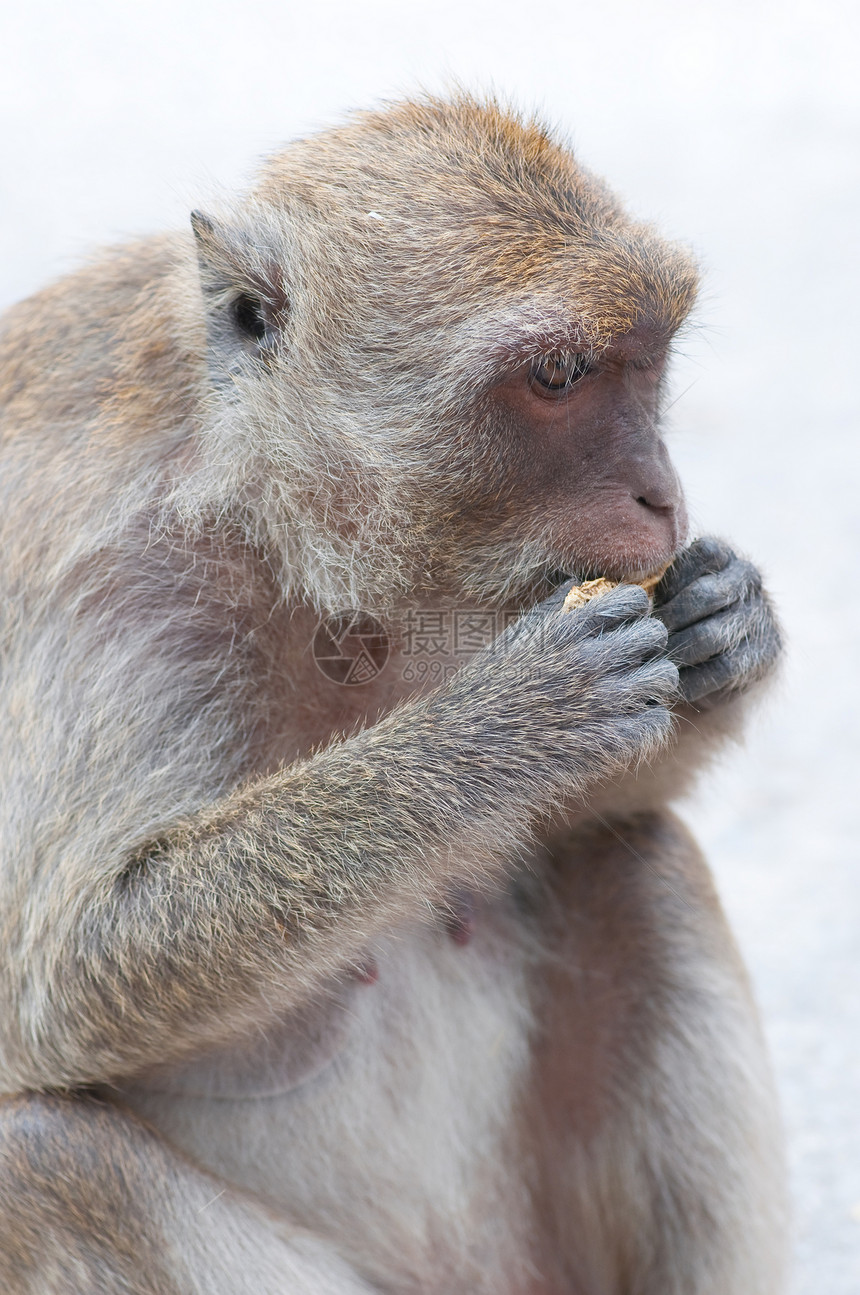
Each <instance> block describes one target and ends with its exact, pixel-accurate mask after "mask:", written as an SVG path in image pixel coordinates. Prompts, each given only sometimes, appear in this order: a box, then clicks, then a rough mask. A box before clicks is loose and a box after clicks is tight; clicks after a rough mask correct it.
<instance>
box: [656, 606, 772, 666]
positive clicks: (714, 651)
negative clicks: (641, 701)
mask: <svg viewBox="0 0 860 1295" xmlns="http://www.w3.org/2000/svg"><path fill="white" fill-rule="evenodd" d="M755 622H756V617H755V613H754V611H753V609H752V606H751V605H750V604H749V603H747V604H742V605H741V606H736V607H730V608H727V609H726V610H725V611H722V612H719V613H717V615H715V616H708V617H706V618H705V619H704V620H701V621H696V622H695V624H693V625H688V626H687V627H686V628H685V629H682V630H679V631H678V632H677V633H674V634H670V635H669V642H668V646H667V649H666V650H667V652H668V654H669V656H670V657H671V659H672V660H673V661H675V662H677V664H678V665H682V666H690V665H701V664H702V662H703V661H709V660H710V659H711V657H715V656H719V655H720V654H721V653H723V652H727V651H729V650H730V649H731V648H733V647H735V646H736V645H737V644H738V643H740V642H741V640H742V639H743V638H745V637H746V635H747V634H748V633H749V632H750V631H751V630H752V629H754V627H755Z"/></svg>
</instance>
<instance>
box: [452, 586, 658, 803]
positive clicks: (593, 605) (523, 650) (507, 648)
mask: <svg viewBox="0 0 860 1295" xmlns="http://www.w3.org/2000/svg"><path fill="white" fill-rule="evenodd" d="M569 587H570V586H565V587H563V588H561V589H559V590H557V591H556V592H555V593H554V594H553V595H552V597H550V598H549V599H547V600H546V601H545V602H543V603H540V604H539V605H538V606H537V607H535V608H533V609H532V610H530V611H529V612H527V613H526V614H525V615H524V616H522V617H521V618H520V619H519V620H518V621H517V622H516V623H515V624H514V625H512V626H511V627H510V628H509V629H508V630H507V631H506V632H505V633H504V634H502V635H501V636H500V637H499V638H498V639H497V640H496V641H495V642H494V643H493V644H492V645H491V646H490V647H489V648H488V649H487V650H486V651H485V652H482V653H480V654H479V655H478V656H477V657H476V658H475V659H474V660H473V661H472V662H471V663H470V665H469V666H467V667H466V668H465V669H464V670H463V671H461V672H460V674H459V675H458V676H457V677H456V679H455V680H454V681H453V682H452V684H451V685H450V687H449V688H448V689H447V690H444V691H442V692H440V694H438V696H437V699H436V701H435V702H434V703H433V709H434V710H436V711H437V712H448V711H449V708H450V707H452V705H453V706H454V707H457V709H458V711H459V714H460V715H461V716H465V715H466V714H468V716H469V723H468V727H469V729H471V730H472V732H473V733H474V734H475V736H476V737H478V734H479V733H480V736H479V737H478V742H479V745H480V750H479V751H477V752H476V763H477V766H478V768H480V767H481V766H483V767H484V768H485V769H486V768H488V767H491V766H492V765H495V766H496V767H497V770H498V772H497V774H496V776H497V777H498V778H500V780H501V783H504V782H506V781H508V778H510V780H511V782H512V784H513V786H512V788H511V794H513V795H519V796H527V795H528V792H527V788H528V787H529V786H530V785H532V784H534V783H538V784H543V787H542V790H543V792H544V793H549V794H550V795H552V794H553V791H556V792H563V793H570V792H573V793H574V794H577V793H582V792H584V791H586V790H587V788H588V787H589V785H590V784H593V783H594V782H598V781H601V780H603V779H605V778H607V777H611V776H613V775H614V774H617V773H619V772H621V771H622V770H623V769H625V768H631V767H635V766H636V765H638V764H639V763H640V762H641V761H642V760H643V759H645V758H648V757H650V756H652V755H654V754H656V752H657V751H658V750H659V749H660V748H661V747H662V745H663V744H664V742H665V741H666V739H667V738H668V736H669V734H670V732H671V729H672V718H671V713H670V711H671V707H672V705H673V703H674V702H675V701H676V700H677V685H678V672H677V669H676V667H675V666H674V665H673V664H672V662H671V661H669V660H668V659H667V657H666V653H665V648H666V642H667V637H668V635H667V631H666V628H665V626H664V625H663V624H662V623H661V622H660V621H658V620H655V619H654V618H653V617H652V616H650V615H649V612H650V604H649V601H648V596H647V594H646V593H645V592H644V590H642V589H640V588H639V587H638V586H635V585H621V586H619V587H618V588H616V589H613V590H612V591H611V592H609V593H606V594H603V595H602V596H600V597H597V598H595V599H593V600H592V601H591V602H589V603H588V604H586V605H585V606H584V607H581V608H579V609H578V610H575V611H564V610H562V604H563V602H564V598H565V595H566V594H567V592H568V589H569ZM439 718H440V719H441V714H440V715H439ZM443 722H444V723H445V726H446V727H450V728H451V729H456V728H457V727H458V724H457V721H456V720H455V719H454V716H453V715H451V714H450V713H447V714H446V715H445V721H443ZM459 723H460V724H462V720H460V721H459ZM472 740H474V738H473V739H472ZM468 745H469V743H462V749H464V750H465V749H467V748H468ZM536 803H537V804H540V797H537V798H536Z"/></svg>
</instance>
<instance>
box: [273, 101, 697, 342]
mask: <svg viewBox="0 0 860 1295" xmlns="http://www.w3.org/2000/svg"><path fill="white" fill-rule="evenodd" d="M257 195H258V197H259V198H260V199H262V200H264V201H265V202H267V203H273V204H279V205H282V204H290V203H297V204H300V205H301V207H302V208H303V212H304V219H305V222H306V228H308V227H309V226H313V227H314V229H315V249H316V251H317V252H318V254H319V255H320V256H324V257H329V258H330V259H331V260H333V261H335V262H337V261H340V262H341V263H342V264H343V265H345V266H348V269H346V271H345V273H346V274H347V276H351V275H355V274H358V275H359V276H362V277H363V278H364V280H365V282H366V281H367V279H368V278H372V279H373V283H374V286H375V287H376V288H377V289H379V290H380V291H381V293H382V297H383V298H384V297H385V296H386V295H387V294H386V293H385V291H384V288H385V285H386V284H387V285H389V286H390V288H391V290H392V291H394V290H395V288H396V291H397V292H398V293H400V294H401V297H402V294H403V293H404V292H406V293H408V294H410V295H412V296H413V297H414V298H415V299H416V300H420V302H421V308H422V311H423V313H424V314H425V315H426V317H427V319H428V323H429V322H430V320H431V318H432V317H433V316H435V315H437V307H438V310H439V311H444V314H445V317H446V318H447V319H448V320H449V321H451V319H452V311H453V313H454V314H456V312H457V307H458V305H459V307H460V309H461V310H462V312H463V318H464V319H465V317H466V315H467V313H468V311H469V310H470V309H473V308H474V303H475V302H476V301H478V302H480V303H481V308H482V309H484V310H486V309H493V310H494V308H495V306H496V303H497V302H506V303H507V305H508V307H511V306H512V305H513V303H514V302H518V303H521V307H522V310H521V312H520V313H522V311H523V310H524V311H525V313H526V314H527V315H528V314H538V315H539V314H540V313H541V312H544V313H546V314H547V315H548V316H559V317H560V318H561V319H562V320H565V319H566V320H567V321H568V324H569V326H570V327H571V328H572V329H573V330H574V331H578V333H579V334H580V336H581V337H582V338H583V340H587V341H588V342H589V344H591V345H595V346H599V345H603V344H605V342H606V341H607V340H608V339H609V338H611V337H612V336H617V335H618V334H619V333H622V332H627V331H629V330H630V329H631V328H633V327H634V326H636V324H637V323H641V322H642V321H645V322H647V323H649V324H651V325H653V326H654V328H655V329H656V330H658V331H665V332H667V333H671V332H674V331H675V329H677V327H678V326H679V324H680V323H681V322H682V320H683V319H684V317H685V316H686V315H687V313H688V312H689V310H690V307H691V305H692V302H693V300H694V297H695V292H696V284H697V275H696V271H695V267H694V265H693V263H692V260H691V258H690V257H689V255H688V254H687V253H686V251H685V250H684V249H682V248H680V247H678V246H676V245H674V244H671V243H668V242H666V241H665V240H663V239H661V238H660V237H659V236H658V235H656V233H655V232H654V231H653V230H651V229H650V228H649V227H647V226H644V225H641V224H637V223H635V222H633V221H631V220H630V219H629V218H628V217H627V215H626V213H625V211H624V209H623V207H622V206H621V204H620V203H619V202H618V200H617V199H616V198H615V197H614V195H613V194H612V193H611V191H610V190H609V189H608V188H607V187H606V186H605V185H604V184H603V182H602V181H600V180H598V179H597V178H596V177H595V176H593V175H592V174H591V173H590V172H588V171H586V170H585V169H584V168H582V167H580V166H579V164H578V163H577V161H576V159H575V158H574V157H573V155H572V153H571V152H570V150H569V149H568V148H566V147H564V145H563V144H562V143H561V142H560V141H559V140H557V139H555V138H554V137H553V136H552V135H551V133H550V132H548V131H547V130H546V129H544V128H543V127H542V126H541V125H540V124H539V123H537V122H535V121H530V120H523V119H521V118H519V117H517V116H515V115H514V114H512V113H510V112H506V111H503V110H502V109H500V108H499V107H498V105H496V104H494V103H482V102H478V101H476V100H473V99H470V98H468V97H460V98H457V99H454V100H450V101H445V100H432V99H428V100H424V101H421V102H419V103H407V104H395V105H392V106H391V107H389V108H387V109H383V110H380V111H378V112H371V113H362V114H359V115H357V116H356V117H355V118H354V119H352V120H351V121H350V122H349V123H348V124H346V125H345V126H343V127H341V128H339V129H335V130H331V131H327V132H324V133H322V134H319V135H316V136H312V137H310V138H308V139H305V140H300V141H297V142H296V143H295V144H293V145H291V146H289V147H288V148H287V149H285V150H284V151H283V152H282V153H280V154H278V155H277V156H276V157H274V158H272V159H271V160H270V162H269V164H268V166H267V168H266V169H265V171H264V173H263V176H262V181H261V184H260V187H259V189H258V191H257ZM356 286H358V285H356ZM494 313H495V312H494ZM553 331H554V332H555V333H556V334H557V333H558V331H559V328H558V325H557V323H554V325H553Z"/></svg>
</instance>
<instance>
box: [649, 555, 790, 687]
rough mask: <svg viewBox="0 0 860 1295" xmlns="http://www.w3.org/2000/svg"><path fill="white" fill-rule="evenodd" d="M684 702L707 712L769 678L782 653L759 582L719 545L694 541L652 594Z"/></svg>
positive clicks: (756, 575)
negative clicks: (676, 671)
mask: <svg viewBox="0 0 860 1295" xmlns="http://www.w3.org/2000/svg"><path fill="white" fill-rule="evenodd" d="M654 603H655V606H654V615H655V617H657V618H659V619H660V620H661V621H662V622H663V624H664V625H665V626H666V628H667V629H668V631H669V642H668V648H667V651H668V654H669V656H670V657H671V659H672V660H673V661H674V662H675V663H676V665H677V666H678V667H679V674H680V690H681V696H682V697H683V699H684V700H685V701H686V702H688V703H690V704H691V705H692V706H693V707H694V708H695V709H696V710H698V711H702V710H710V709H712V708H713V707H715V706H718V705H720V704H721V703H722V702H724V701H726V700H728V699H729V698H731V697H734V696H736V695H737V694H739V693H741V692H744V691H746V690H747V689H748V688H749V687H750V686H751V685H752V684H754V683H757V682H758V681H759V680H761V679H764V678H765V677H766V676H767V675H768V674H770V673H771V671H772V669H773V667H774V665H775V664H776V661H777V659H778V657H779V654H780V650H781V647H782V642H781V637H780V632H779V626H778V624H777V621H776V617H775V616H774V613H773V610H772V608H771V605H770V602H769V600H768V597H767V595H766V594H765V592H764V590H763V589H762V583H761V575H760V573H759V571H758V570H757V568H756V567H754V566H753V565H752V563H751V562H747V561H745V560H744V559H743V558H739V557H737V556H736V555H735V553H734V552H733V551H732V550H731V549H730V548H729V547H728V545H727V544H725V543H724V542H723V541H722V540H718V539H714V538H712V537H707V538H705V539H699V540H696V541H695V543H693V544H691V545H690V547H689V548H688V549H686V550H685V552H683V553H682V554H681V556H680V557H679V558H678V560H677V561H676V562H675V563H674V565H673V566H671V567H670V568H669V570H668V572H667V573H666V575H665V576H664V577H663V579H662V580H661V581H660V584H659V585H658V586H657V589H656V591H655V596H654Z"/></svg>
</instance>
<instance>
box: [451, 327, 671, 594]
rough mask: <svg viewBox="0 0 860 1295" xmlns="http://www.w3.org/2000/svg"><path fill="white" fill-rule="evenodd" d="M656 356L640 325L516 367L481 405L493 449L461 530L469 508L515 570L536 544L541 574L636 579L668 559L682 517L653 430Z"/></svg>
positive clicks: (651, 334)
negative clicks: (599, 343)
mask: <svg viewBox="0 0 860 1295" xmlns="http://www.w3.org/2000/svg"><path fill="white" fill-rule="evenodd" d="M667 353H668V348H667V345H666V340H665V336H664V335H663V334H661V333H660V332H659V331H657V330H655V329H653V328H651V327H649V326H647V325H640V326H637V327H634V328H633V329H632V330H631V331H630V332H629V333H627V334H626V335H623V336H621V337H620V338H617V339H616V340H614V341H613V342H612V343H610V344H609V345H607V346H606V347H604V348H603V349H602V350H601V351H600V352H595V351H594V350H585V349H571V348H570V347H569V346H558V347H556V348H554V349H548V350H546V351H544V352H542V353H541V354H539V355H538V356H536V357H535V358H534V359H532V360H530V361H525V362H523V363H521V364H519V365H516V366H515V367H514V368H513V370H512V371H511V372H510V373H509V374H508V375H507V376H506V377H505V378H504V379H503V380H502V381H500V382H499V383H498V384H497V385H496V386H495V387H494V388H493V389H492V390H491V391H489V392H488V393H487V394H486V396H485V398H484V400H483V402H482V403H483V408H482V409H481V411H480V414H479V417H481V418H483V419H485V420H486V421H487V423H488V425H490V426H494V427H495V428H496V434H497V437H498V441H499V443H500V445H502V446H504V447H505V453H504V456H498V457H496V458H495V459H494V464H495V471H496V472H497V474H498V478H497V480H496V482H494V487H495V488H494V489H493V490H491V491H488V492H487V493H486V495H485V497H484V498H483V499H481V498H479V496H478V493H477V492H476V495H475V498H474V502H473V507H472V509H471V510H469V509H468V508H467V511H466V514H465V515H464V516H463V517H462V519H461V520H462V522H463V523H464V529H465V524H466V523H467V520H468V513H469V512H470V511H471V517H472V521H473V523H475V528H476V530H477V529H478V528H479V527H480V526H484V527H485V528H486V529H487V531H488V532H495V533H496V535H497V537H498V540H499V542H500V543H501V544H502V545H504V547H505V548H510V549H511V550H513V551H514V552H516V551H517V550H518V549H519V552H520V554H521V557H520V560H519V561H517V562H516V563H515V565H516V566H521V564H522V559H523V558H524V559H525V561H526V563H527V564H529V565H530V564H531V563H532V562H533V561H534V560H535V558H536V557H537V556H538V555H539V554H540V553H541V550H542V551H543V554H544V555H545V561H546V567H547V569H548V570H549V569H557V570H558V571H559V572H565V573H568V574H572V575H578V576H581V577H586V576H594V575H606V576H609V577H611V578H613V579H623V578H625V577H632V578H635V577H641V576H644V575H647V574H649V573H650V572H652V571H655V570H657V569H659V568H660V567H661V566H663V565H665V563H667V562H668V561H670V560H671V558H672V556H673V555H674V554H675V552H676V551H677V549H678V548H679V546H680V545H681V544H682V542H683V540H684V538H685V535H686V530H687V515H686V509H685V506H684V500H683V495H682V492H681V487H680V483H679V481H678V476H677V474H676V472H675V469H674V467H673V465H672V463H671V460H670V458H669V454H668V452H667V450H666V447H665V445H664V443H663V440H662V439H661V436H660V433H659V426H658V423H659V413H660V403H661V398H662V394H663V387H664V377H665V371H666V363H667ZM463 538H464V539H465V535H464V537H463ZM476 538H477V537H476ZM523 575H525V572H523Z"/></svg>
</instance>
